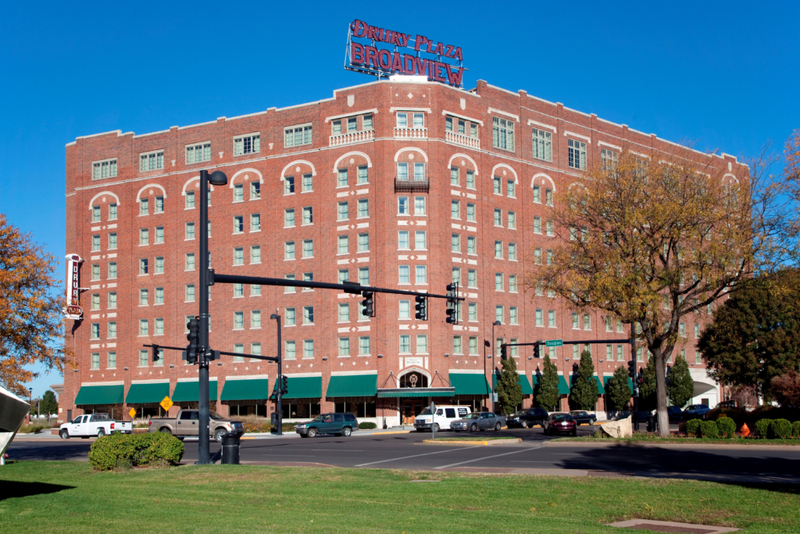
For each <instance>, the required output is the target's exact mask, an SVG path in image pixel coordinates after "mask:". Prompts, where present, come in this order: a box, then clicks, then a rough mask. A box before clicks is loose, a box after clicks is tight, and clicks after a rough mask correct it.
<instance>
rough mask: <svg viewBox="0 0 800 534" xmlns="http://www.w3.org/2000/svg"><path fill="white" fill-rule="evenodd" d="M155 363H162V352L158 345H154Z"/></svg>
mask: <svg viewBox="0 0 800 534" xmlns="http://www.w3.org/2000/svg"><path fill="white" fill-rule="evenodd" d="M152 348H153V363H158V362H159V361H161V358H162V356H161V350H160V349H159V348H158V345H153V346H152Z"/></svg>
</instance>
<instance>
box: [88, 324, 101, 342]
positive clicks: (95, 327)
mask: <svg viewBox="0 0 800 534" xmlns="http://www.w3.org/2000/svg"><path fill="white" fill-rule="evenodd" d="M89 339H100V323H92V330H91V333H90V334H89Z"/></svg>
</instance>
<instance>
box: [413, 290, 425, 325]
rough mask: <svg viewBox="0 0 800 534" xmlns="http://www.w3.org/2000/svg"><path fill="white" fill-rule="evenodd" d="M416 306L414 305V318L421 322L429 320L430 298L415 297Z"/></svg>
mask: <svg viewBox="0 0 800 534" xmlns="http://www.w3.org/2000/svg"><path fill="white" fill-rule="evenodd" d="M414 300H415V301H416V304H415V305H414V309H415V310H416V313H415V314H414V317H415V318H417V319H419V320H420V321H427V320H428V298H427V297H424V296H422V295H417V296H416V297H414Z"/></svg>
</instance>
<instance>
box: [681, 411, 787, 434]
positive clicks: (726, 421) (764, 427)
mask: <svg viewBox="0 0 800 534" xmlns="http://www.w3.org/2000/svg"><path fill="white" fill-rule="evenodd" d="M753 426H754V427H755V428H754V429H753V435H754V436H755V437H759V438H762V439H789V438H800V421H795V422H794V423H790V422H789V420H788V419H766V418H764V419H758V420H757V421H755V423H754V425H753ZM736 427H737V425H736V422H735V421H734V420H733V419H731V418H730V417H725V416H723V417H720V418H719V419H717V420H716V421H702V420H700V419H690V420H689V421H686V433H687V434H688V435H690V436H696V437H698V438H719V437H722V438H732V437H733V436H734V435H735V433H736Z"/></svg>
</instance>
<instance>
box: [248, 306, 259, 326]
mask: <svg viewBox="0 0 800 534" xmlns="http://www.w3.org/2000/svg"><path fill="white" fill-rule="evenodd" d="M250 328H261V310H253V311H251V312H250Z"/></svg>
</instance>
